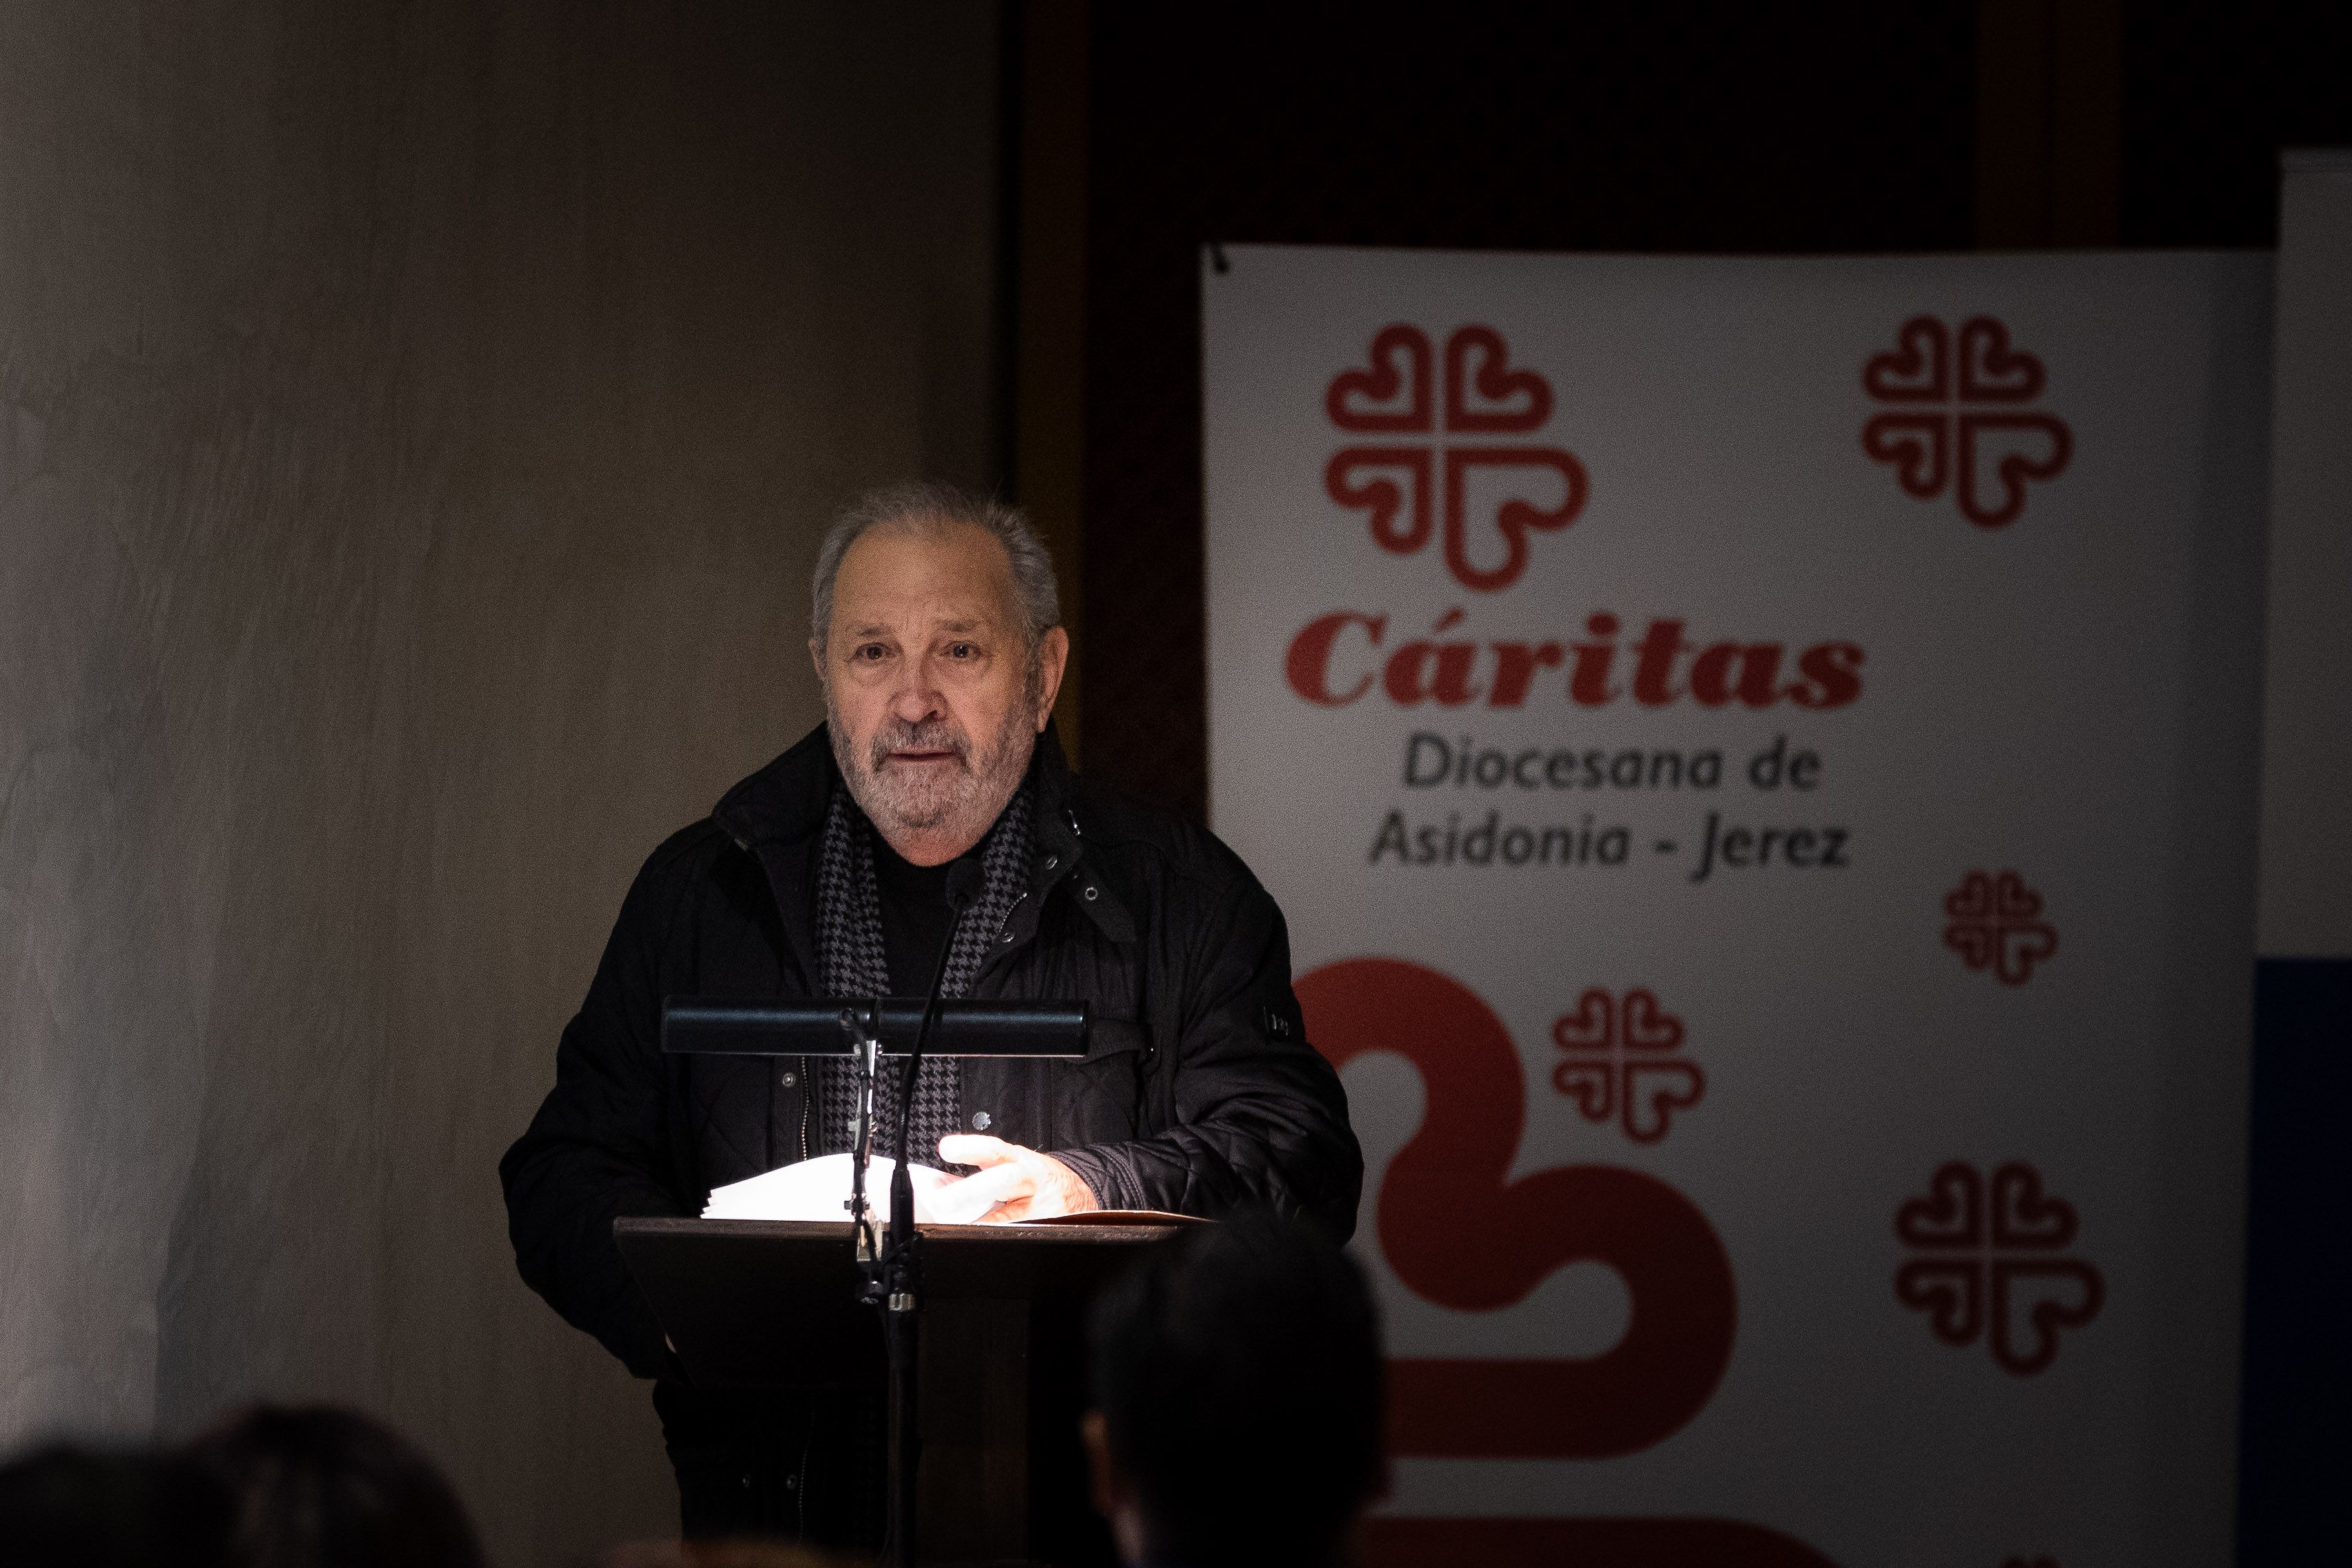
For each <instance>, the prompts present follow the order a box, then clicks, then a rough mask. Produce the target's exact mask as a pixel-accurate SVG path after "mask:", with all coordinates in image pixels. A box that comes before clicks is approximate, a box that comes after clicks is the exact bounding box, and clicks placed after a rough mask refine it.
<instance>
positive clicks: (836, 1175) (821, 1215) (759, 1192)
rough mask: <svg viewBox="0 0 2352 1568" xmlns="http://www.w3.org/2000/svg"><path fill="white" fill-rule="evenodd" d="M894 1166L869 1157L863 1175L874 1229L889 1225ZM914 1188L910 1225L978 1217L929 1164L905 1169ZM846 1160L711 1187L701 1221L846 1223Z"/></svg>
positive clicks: (833, 1157)
mask: <svg viewBox="0 0 2352 1568" xmlns="http://www.w3.org/2000/svg"><path fill="white" fill-rule="evenodd" d="M897 1168H898V1162H896V1161H894V1160H887V1159H884V1158H882V1157H881V1156H880V1155H877V1156H875V1158H874V1159H873V1161H872V1162H871V1163H868V1165H867V1166H866V1202H868V1203H869V1204H871V1205H873V1206H874V1218H875V1221H876V1223H877V1224H885V1225H887V1223H889V1219H890V1174H891V1173H892V1172H893V1171H894V1170H896V1169H897ZM907 1173H908V1178H909V1179H910V1180H911V1181H912V1182H913V1183H914V1184H915V1220H916V1223H918V1224H920V1225H970V1224H971V1223H972V1222H973V1221H975V1220H977V1219H979V1218H980V1215H977V1214H974V1213H970V1212H967V1211H969V1210H970V1209H971V1207H972V1206H973V1204H975V1203H979V1202H981V1201H982V1200H980V1199H978V1198H974V1199H971V1200H967V1201H963V1202H959V1201H958V1200H957V1195H956V1194H957V1183H956V1179H955V1178H954V1177H953V1176H950V1175H949V1174H948V1173H946V1172H945V1171H941V1170H939V1169H936V1168H935V1167H933V1166H929V1165H915V1164H909V1165H908V1170H907ZM849 1176H850V1160H849V1156H848V1155H846V1154H821V1155H819V1156H818V1157H817V1158H815V1159H814V1160H803V1161H801V1162H800V1163H798V1164H793V1165H780V1166H778V1167H777V1168H776V1169H774V1170H772V1171H770V1172H768V1173H765V1174H764V1175H758V1176H753V1177H752V1178H751V1180H749V1181H744V1182H735V1183H731V1184H729V1185H727V1186H723V1187H717V1188H713V1189H712V1191H711V1194H710V1202H709V1204H707V1205H704V1206H703V1210H702V1217H703V1218H705V1219H803V1220H840V1221H842V1222H843V1223H844V1224H846V1223H847V1222H848V1219H849Z"/></svg>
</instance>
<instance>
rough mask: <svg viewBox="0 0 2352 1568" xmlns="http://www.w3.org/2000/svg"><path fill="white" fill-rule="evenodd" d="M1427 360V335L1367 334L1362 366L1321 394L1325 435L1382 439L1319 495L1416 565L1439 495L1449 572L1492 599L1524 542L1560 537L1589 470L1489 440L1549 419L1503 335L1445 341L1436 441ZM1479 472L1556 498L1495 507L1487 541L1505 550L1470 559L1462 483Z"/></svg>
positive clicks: (1332, 464)
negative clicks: (1331, 430) (1363, 519)
mask: <svg viewBox="0 0 2352 1568" xmlns="http://www.w3.org/2000/svg"><path fill="white" fill-rule="evenodd" d="M1434 357H1435V356H1434V354H1433V352H1432V349H1431V345H1430V341H1429V334H1428V333H1427V332H1424V331H1422V330H1421V329H1420V328H1419V327H1416V326H1412V325H1411V324H1410V323H1407V322H1402V321H1400V322H1398V323H1396V324H1395V325H1393V326H1387V327H1383V328H1381V330H1380V331H1378V332H1376V333H1374V334H1373V337H1372V345H1371V352H1370V356H1369V362H1368V363H1367V364H1365V365H1361V366H1358V367H1356V368H1354V369H1351V370H1343V371H1341V372H1340V373H1339V374H1338V375H1335V376H1333V377H1332V378H1331V384H1330V385H1329V386H1328V388H1326V389H1325V391H1324V394H1323V407H1324V410H1325V412H1327V413H1328V414H1329V415H1330V416H1331V423H1332V424H1333V425H1335V426H1339V428H1340V429H1342V430H1345V431H1347V432H1349V434H1351V435H1358V436H1381V437H1388V439H1385V440H1383V441H1381V442H1379V443H1378V444H1366V445H1359V446H1352V447H1342V448H1341V449H1340V450H1339V451H1338V452H1335V453H1333V454H1332V457H1331V460H1330V461H1329V462H1328V464H1326V465H1325V466H1324V468H1323V489H1324V491H1325V492H1326V493H1327V494H1328V495H1329V496H1330V498H1331V499H1332V500H1335V501H1337V502H1339V504H1340V505H1341V506H1343V507H1347V508H1349V509H1350V510H1360V511H1364V512H1368V513H1370V524H1371V533H1372V539H1373V541H1374V542H1376V543H1378V544H1379V545H1380V547H1381V549H1383V550H1387V551H1392V552H1395V553H1397V554H1399V555H1412V554H1414V553H1416V552H1419V551H1420V550H1421V549H1422V548H1423V546H1425V545H1426V544H1428V542H1429V540H1430V535H1431V534H1432V533H1433V532H1434V531H1438V530H1439V528H1440V524H1439V522H1438V520H1437V517H1436V515H1435V513H1436V510H1437V509H1436V507H1435V506H1434V505H1433V500H1434V497H1435V492H1436V491H1437V490H1439V489H1441V488H1442V489H1443V492H1444V522H1443V525H1442V526H1443V531H1444V536H1445V543H1444V555H1445V569H1446V570H1447V571H1448V572H1450V573H1452V574H1454V581H1455V582H1457V583H1459V584H1462V585H1463V586H1464V587H1465V588H1468V589H1470V590H1472V591H1473V592H1475V593H1481V594H1491V593H1494V592H1496V591H1497V590H1499V589H1503V588H1507V587H1509V586H1510V585H1511V584H1514V583H1516V582H1517V581H1518V580H1519V577H1520V575H1521V574H1523V573H1525V572H1526V571H1527V569H1528V548H1529V546H1528V535H1529V534H1530V533H1542V532H1550V531H1555V530H1558V529H1562V528H1566V527H1567V526H1568V525H1569V524H1570V523H1571V522H1574V521H1576V514H1577V513H1578V512H1580V511H1581V510H1584V494H1585V489H1586V488H1587V487H1586V480H1585V474H1584V465H1583V464H1581V463H1580V462H1578V461H1577V460H1576V456H1575V454H1574V453H1572V452H1569V451H1567V450H1565V449H1563V448H1561V447H1543V446H1536V445H1533V444H1528V443H1521V442H1516V441H1514V442H1497V441H1496V440H1494V439H1492V437H1496V436H1524V435H1528V434H1531V433H1532V432H1535V431H1537V430H1540V429H1541V428H1543V426H1544V422H1545V421H1546V420H1548V419H1549V418H1550V417H1551V401H1552V400H1551V383H1550V382H1549V381H1547V380H1545V379H1544V378H1543V376H1541V375H1539V374H1537V373H1536V372H1534V371H1532V370H1528V369H1526V368H1524V367H1514V366H1513V365H1512V364H1511V363H1510V348H1509V346H1508V345H1507V343H1505V342H1504V341H1503V334H1502V333H1500V332H1498V331H1496V330H1495V329H1494V328H1492V327H1484V326H1476V325H1472V326H1465V327H1457V328H1455V329H1454V332H1453V334H1452V335H1451V336H1449V337H1448V338H1447V339H1446V340H1445V394H1444V430H1443V432H1442V433H1441V431H1440V430H1439V427H1438V415H1439V409H1438V407H1437V403H1438V399H1437V397H1436V395H1435V394H1434V390H1433V386H1432V381H1433V359H1434ZM1480 469H1486V470H1490V471H1493V470H1500V471H1504V472H1506V473H1507V474H1508V475H1509V476H1510V477H1511V478H1513V479H1523V478H1524V479H1532V481H1533V484H1534V487H1535V488H1536V489H1538V492H1539V493H1546V494H1549V495H1553V496H1557V497H1558V499H1557V500H1552V501H1551V502H1550V504H1549V505H1538V504H1537V503H1536V502H1535V501H1532V500H1527V499H1524V498H1522V497H1518V496H1513V497H1511V498H1510V499H1508V500H1504V501H1502V502H1501V503H1500V504H1499V505H1497V506H1496V509H1495V513H1494V518H1493V523H1494V527H1493V537H1494V538H1495V539H1498V540H1500V541H1501V549H1500V551H1499V552H1497V551H1496V550H1495V549H1494V548H1493V546H1492V544H1491V543H1490V542H1489V541H1488V540H1487V539H1486V538H1485V537H1481V538H1480V539H1479V540H1478V541H1477V547H1476V548H1475V549H1474V548H1473V542H1472V532H1473V528H1472V520H1471V517H1470V506H1471V502H1470V497H1469V490H1470V483H1469V481H1470V477H1471V475H1472V474H1473V473H1475V472H1477V471H1478V470H1480ZM1400 480H1402V484H1400V483H1399V481H1400ZM1481 533H1482V535H1483V533H1484V531H1483V530H1481Z"/></svg>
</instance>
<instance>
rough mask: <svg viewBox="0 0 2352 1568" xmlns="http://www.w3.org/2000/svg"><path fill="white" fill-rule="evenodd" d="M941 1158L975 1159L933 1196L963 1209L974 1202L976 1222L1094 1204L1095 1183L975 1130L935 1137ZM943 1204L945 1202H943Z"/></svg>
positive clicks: (954, 1161) (1077, 1210)
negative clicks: (969, 1170)
mask: <svg viewBox="0 0 2352 1568" xmlns="http://www.w3.org/2000/svg"><path fill="white" fill-rule="evenodd" d="M940 1159H941V1160H944V1161H945V1162H947V1163H949V1164H950V1165H978V1166H979V1167H980V1168H981V1169H980V1173H979V1174H977V1175H971V1176H966V1177H965V1178H964V1179H963V1180H961V1181H960V1182H956V1183H953V1184H950V1185H948V1186H945V1187H941V1188H940V1190H939V1192H938V1194H935V1196H934V1198H933V1200H932V1201H933V1202H935V1203H937V1202H939V1201H940V1199H946V1200H947V1201H948V1202H950V1203H952V1204H954V1205H956V1206H957V1207H958V1208H960V1209H961V1210H963V1211H964V1212H965V1213H971V1211H972V1209H973V1207H974V1206H975V1205H979V1207H980V1213H979V1215H978V1223H980V1224H982V1225H1001V1224H1004V1223H1007V1222H1010V1221H1012V1220H1016V1219H1051V1218H1052V1217H1053V1216H1054V1215H1060V1214H1084V1213H1086V1212H1087V1210H1088V1209H1098V1208H1100V1207H1102V1205H1101V1204H1100V1203H1099V1202H1097V1199H1096V1197H1095V1194H1094V1189H1093V1188H1091V1187H1089V1186H1087V1184H1086V1183H1085V1182H1084V1181H1082V1180H1080V1179H1079V1177H1078V1173H1076V1172H1075V1171H1073V1170H1071V1169H1070V1168H1069V1167H1068V1166H1067V1165H1065V1164H1063V1163H1062V1162H1060V1161H1059V1160H1056V1159H1055V1158H1054V1156H1052V1155H1051V1154H1041V1153H1039V1152H1037V1151H1036V1150H1034V1149H1024V1148H1023V1147H1022V1146H1021V1145H1020V1144H1018V1143H1007V1142H1005V1141H1004V1140H1003V1139H1002V1138H990V1137H987V1136H985V1135H983V1134H981V1133H977V1132H956V1133H950V1135H949V1136H947V1137H945V1138H942V1139H940ZM942 1206H945V1205H942Z"/></svg>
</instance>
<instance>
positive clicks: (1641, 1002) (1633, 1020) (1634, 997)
mask: <svg viewBox="0 0 2352 1568" xmlns="http://www.w3.org/2000/svg"><path fill="white" fill-rule="evenodd" d="M1625 1043H1626V1044H1627V1045H1628V1046H1631V1047H1635V1048H1637V1049H1640V1050H1645V1051H1671V1050H1673V1049H1674V1048H1675V1047H1676V1046H1679V1045H1681V1044H1682V1043H1683V1021H1682V1020H1681V1019H1680V1018H1677V1017H1675V1016H1674V1015H1673V1014H1672V1013H1669V1012H1667V1011H1666V1010H1665V1009H1664V1008H1663V1007H1660V1006H1659V1005H1658V999H1657V997H1656V996H1655V995H1654V994H1651V991H1650V989H1649V987H1647V986H1645V985H1637V986H1635V987H1634V988H1633V990H1631V991H1628V992H1626V993H1625Z"/></svg>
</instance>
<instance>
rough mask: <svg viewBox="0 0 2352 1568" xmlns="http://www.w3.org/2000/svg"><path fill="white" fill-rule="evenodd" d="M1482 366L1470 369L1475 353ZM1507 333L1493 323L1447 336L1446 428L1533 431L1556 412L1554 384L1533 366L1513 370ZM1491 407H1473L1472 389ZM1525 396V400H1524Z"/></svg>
mask: <svg viewBox="0 0 2352 1568" xmlns="http://www.w3.org/2000/svg"><path fill="white" fill-rule="evenodd" d="M1474 352H1475V353H1476V354H1477V355H1478V370H1477V374H1476V375H1475V377H1474V376H1472V375H1470V374H1468V371H1469V361H1470V356H1471V354H1472V353H1474ZM1509 359H1510V351H1509V350H1508V349H1507V348H1506V347H1505V346H1504V344H1503V334H1502V333H1500V332H1498V331H1496V330H1495V329H1494V328H1492V327H1463V328H1460V329H1459V330H1457V331H1455V332H1454V335H1453V336H1452V337H1450V338H1448V339H1446V340H1445V427H1446V428H1447V429H1448V430H1480V431H1517V430H1533V429H1536V428H1537V427H1538V426H1541V425H1542V424H1543V422H1544V421H1545V420H1547V419H1549V418H1550V417H1551V383H1550V382H1549V381H1546V380H1545V379H1544V378H1543V377H1542V376H1540V375H1538V374H1536V373H1535V372H1534V371H1531V370H1511V369H1508V368H1507V365H1508V363H1509ZM1474 385H1475V387H1476V389H1477V393H1478V396H1479V397H1480V398H1481V399H1482V400H1483V401H1484V403H1485V405H1486V406H1484V407H1480V408H1473V407H1471V406H1470V396H1469V394H1470V389H1471V387H1472V386H1474ZM1522 400H1524V401H1522Z"/></svg>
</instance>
